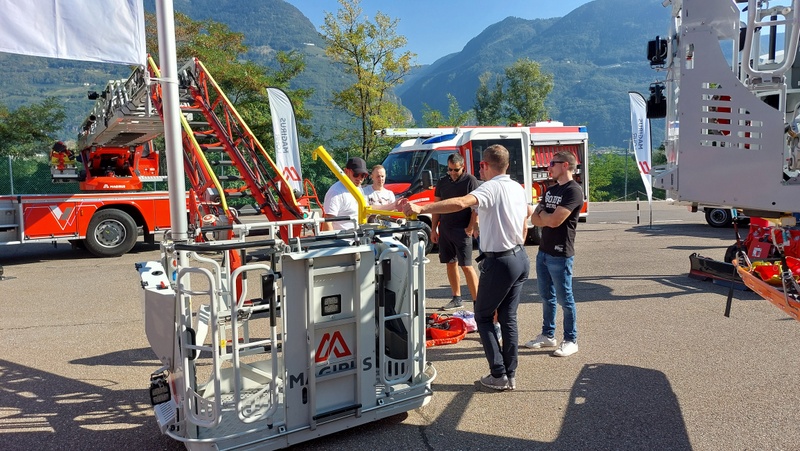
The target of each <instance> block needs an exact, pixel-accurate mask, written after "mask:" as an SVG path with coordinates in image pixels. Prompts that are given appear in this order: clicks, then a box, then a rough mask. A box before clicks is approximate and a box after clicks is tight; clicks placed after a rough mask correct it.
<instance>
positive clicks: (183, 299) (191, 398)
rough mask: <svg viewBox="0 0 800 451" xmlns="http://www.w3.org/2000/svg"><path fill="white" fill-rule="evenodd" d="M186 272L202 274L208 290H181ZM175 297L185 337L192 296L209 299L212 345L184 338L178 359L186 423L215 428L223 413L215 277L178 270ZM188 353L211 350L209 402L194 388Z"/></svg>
mask: <svg viewBox="0 0 800 451" xmlns="http://www.w3.org/2000/svg"><path fill="white" fill-rule="evenodd" d="M189 273H197V274H200V275H203V276H205V277H206V279H207V280H208V284H209V287H208V289H207V290H193V289H189V288H184V286H183V283H182V281H183V277H184V276H186V275H187V274H189ZM176 296H177V298H178V299H179V302H180V306H181V311H182V312H183V313H182V315H181V316H182V322H183V324H182V325H181V327H182V331H181V332H182V333H183V334H185V330H186V328H189V327H191V324H192V323H191V321H192V320H191V318H192V309H191V300H190V299H191V296H207V297H208V298H209V300H210V304H211V308H210V314H211V336H212V339H211V341H212V345H211V346H210V349H209V347H208V346H198V345H196V344H189V343H187V341H188V340H187V339H186V337H185V335H184V339H183V340H182V341H181V358H182V359H183V363H182V366H183V369H184V371H183V385H184V390H185V392H184V397H183V408H184V409H183V410H184V415H185V416H186V419H187V421H190V422H191V423H192V424H194V425H196V426H200V427H214V426H217V425H218V424H219V423H220V421H221V420H222V416H221V415H220V413H221V411H222V402H221V399H220V387H221V384H220V380H221V374H220V356H219V348H218V346H217V344H216V343H215V342H216V339H217V337H218V335H219V317H218V314H217V302H218V301H217V287H216V285H215V283H214V277H213V274H212V273H211V271H209V270H207V269H205V268H192V267H184V268H179V269H178V284H177V288H176ZM190 350H193V351H195V352H200V351H203V350H206V351H208V350H210V351H211V356H212V362H213V367H214V369H213V372H214V375H213V379H214V396H213V398H212V399H206V398H204V397H203V396H201V395H200V394H199V393H198V392H197V390H196V388H197V385H196V381H195V371H194V360H192V359H191V358H190V356H189V352H188V351H190Z"/></svg>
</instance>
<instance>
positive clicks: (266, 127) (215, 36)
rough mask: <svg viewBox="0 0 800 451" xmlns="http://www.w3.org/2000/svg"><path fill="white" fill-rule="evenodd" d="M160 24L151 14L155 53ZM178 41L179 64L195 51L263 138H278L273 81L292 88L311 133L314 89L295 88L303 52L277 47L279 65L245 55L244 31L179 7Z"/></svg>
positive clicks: (300, 119)
mask: <svg viewBox="0 0 800 451" xmlns="http://www.w3.org/2000/svg"><path fill="white" fill-rule="evenodd" d="M155 26H156V21H155V17H154V16H153V15H152V14H148V15H147V48H148V49H149V50H150V52H151V54H152V55H153V56H154V57H155V56H156V55H157V54H158V40H157V38H156V37H157V31H156V28H155ZM175 41H176V49H175V50H176V56H177V58H178V64H181V62H183V61H186V60H189V59H190V58H193V57H195V58H198V59H199V60H200V61H202V62H203V64H204V65H205V66H206V68H208V70H209V72H210V73H211V75H212V76H213V77H214V80H216V82H217V83H218V84H219V85H220V87H221V88H222V89H223V91H225V95H226V96H227V97H228V99H230V100H231V102H233V104H234V105H235V106H236V109H237V110H238V111H239V113H240V114H241V115H242V117H243V118H244V120H245V121H246V122H247V125H248V126H249V127H250V129H251V130H252V131H253V133H255V134H256V136H259V137H260V138H261V141H262V144H265V145H267V144H266V143H267V142H268V141H271V139H272V119H271V116H270V112H269V107H268V105H269V104H268V99H267V91H266V88H268V87H276V88H281V89H283V90H284V91H286V93H287V95H288V96H289V98H290V99H291V100H292V105H293V106H294V110H295V116H296V118H297V125H298V131H299V133H300V135H301V136H304V137H309V136H310V135H311V128H310V126H309V125H307V124H306V122H307V121H308V120H310V116H311V113H310V112H309V111H308V110H307V109H306V108H305V101H306V100H307V99H308V97H309V96H310V95H311V93H312V92H311V90H309V89H294V90H293V89H290V82H291V81H292V79H293V78H294V77H296V76H297V75H299V74H300V73H301V72H302V71H303V70H304V69H305V62H304V60H303V55H302V54H300V53H298V52H295V51H292V52H288V53H287V52H277V54H276V55H275V59H276V62H277V69H272V68H269V67H265V66H261V65H259V64H256V63H254V62H252V61H245V60H243V59H242V58H241V57H242V55H243V54H244V53H245V52H246V51H247V46H246V45H245V44H244V34H242V33H237V32H233V31H231V30H230V28H229V27H228V26H227V25H225V24H222V23H219V22H215V21H213V20H210V19H209V20H202V21H195V20H192V19H191V18H189V16H187V15H185V14H182V13H177V12H176V13H175Z"/></svg>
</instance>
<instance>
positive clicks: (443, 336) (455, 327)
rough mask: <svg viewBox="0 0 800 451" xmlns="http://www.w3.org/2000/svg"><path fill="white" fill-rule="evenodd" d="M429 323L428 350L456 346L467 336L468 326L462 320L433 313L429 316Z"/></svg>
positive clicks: (426, 343)
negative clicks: (433, 347)
mask: <svg viewBox="0 0 800 451" xmlns="http://www.w3.org/2000/svg"><path fill="white" fill-rule="evenodd" d="M427 322H428V327H427V328H426V329H425V337H426V338H427V341H426V342H425V347H426V348H430V347H431V346H441V345H451V344H455V343H458V342H459V341H461V340H462V339H463V338H464V337H465V336H466V335H467V324H466V323H465V322H464V320H463V319H461V318H457V317H454V316H445V315H439V314H437V313H432V314H430V315H428V317H427Z"/></svg>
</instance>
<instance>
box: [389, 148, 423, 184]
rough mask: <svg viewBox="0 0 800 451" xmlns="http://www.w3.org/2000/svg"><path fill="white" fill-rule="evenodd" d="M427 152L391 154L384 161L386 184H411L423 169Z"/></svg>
mask: <svg viewBox="0 0 800 451" xmlns="http://www.w3.org/2000/svg"><path fill="white" fill-rule="evenodd" d="M427 153H428V152H427V151H418V152H415V151H409V152H397V153H390V154H389V155H387V156H386V159H385V160H384V161H383V166H384V167H385V168H386V183H409V182H410V181H411V180H412V179H413V178H414V176H415V175H416V174H417V173H418V172H419V170H420V168H421V167H422V162H423V160H424V159H425V155H426V154H427Z"/></svg>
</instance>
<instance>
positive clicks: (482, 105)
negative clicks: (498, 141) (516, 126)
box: [474, 58, 553, 125]
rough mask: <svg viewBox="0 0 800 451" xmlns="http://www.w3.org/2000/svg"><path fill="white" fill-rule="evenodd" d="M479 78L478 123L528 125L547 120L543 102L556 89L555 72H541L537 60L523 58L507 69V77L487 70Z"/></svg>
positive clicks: (476, 95) (477, 98)
mask: <svg viewBox="0 0 800 451" xmlns="http://www.w3.org/2000/svg"><path fill="white" fill-rule="evenodd" d="M479 81H480V84H479V86H478V90H477V91H476V93H475V106H474V109H475V116H476V118H477V120H478V124H480V125H500V124H502V123H523V124H529V123H532V122H536V121H539V120H542V119H547V108H546V107H545V105H544V102H545V100H546V99H547V96H548V95H549V94H550V91H552V90H553V75H552V74H548V73H545V72H542V69H541V66H540V65H539V63H537V62H536V61H532V60H530V59H528V58H520V59H518V60H517V61H515V62H514V63H513V64H512V65H511V66H509V67H507V68H506V69H505V71H504V76H500V75H498V74H492V73H489V72H486V73H484V74H482V75H481V76H480V78H479ZM491 84H494V86H493V87H491V86H490V85H491Z"/></svg>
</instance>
